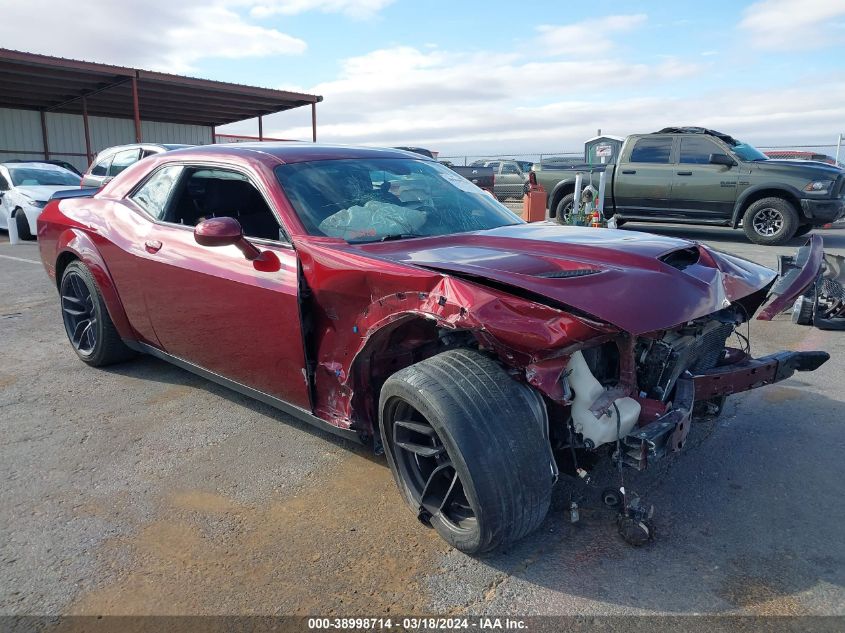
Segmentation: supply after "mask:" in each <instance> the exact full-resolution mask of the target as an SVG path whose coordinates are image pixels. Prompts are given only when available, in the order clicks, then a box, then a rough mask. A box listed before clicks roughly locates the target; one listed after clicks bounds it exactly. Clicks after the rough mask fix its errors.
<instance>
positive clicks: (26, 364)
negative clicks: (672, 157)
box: [0, 225, 845, 615]
mask: <svg viewBox="0 0 845 633" xmlns="http://www.w3.org/2000/svg"><path fill="white" fill-rule="evenodd" d="M646 228H648V230H652V231H656V232H660V233H663V234H667V235H677V236H689V237H692V238H694V239H698V240H701V241H704V242H707V243H709V244H711V245H714V246H716V247H717V248H720V249H723V250H727V251H729V252H733V253H736V254H739V255H742V256H745V257H748V258H750V259H753V260H756V261H759V262H761V263H765V264H769V265H773V264H774V261H775V255H776V254H778V253H782V252H789V251H791V250H793V249H794V247H795V246H797V245H798V244H800V243H801V240H795V244H792V245H790V246H789V247H788V248H787V247H784V248H766V247H759V246H753V245H750V244H748V243H747V242H745V240H744V239H743V238H742V236H741V234H740V233H737V232H731V231H728V230H725V229H715V228H714V229H710V228H707V229H702V228H689V227H677V226H661V227H644V226H642V225H640V226H631V230H645V229H646ZM822 234H823V235H824V238H825V243H826V247H827V248H828V249H829V250H832V251H835V252H838V253H840V254H845V231H843V230H841V229H834V230H830V231H824V232H822ZM6 242H7V240H6V238H5V235H3V234H0V341H2V343H0V345H2V347H0V349H2V354H1V355H0V429H2V440H0V480H2V482H3V483H2V488H0V534H2V538H1V539H0V613H2V614H60V613H69V614H152V613H154V614H293V613H296V614H305V613H312V614H331V613H334V614H345V615H351V614H369V615H377V614H378V615H383V614H394V615H395V614H408V613H432V612H440V613H451V614H462V613H467V614H485V613H489V614H499V615H501V614H515V615H519V614H581V615H587V614H617V613H636V614H649V613H672V614H689V613H713V614H723V613H763V614H840V615H843V614H845V590H843V585H845V539H843V538H842V535H843V527H842V526H843V525H845V510H843V504H842V503H841V502H840V499H841V482H842V481H843V479H845V460H843V459H842V455H843V452H845V427H843V424H842V419H841V414H840V411H841V406H842V401H843V396H842V391H841V389H840V387H839V380H840V378H841V376H842V375H843V369H844V368H845V356H843V348H845V345H843V342H842V341H843V338H842V335H840V334H837V333H831V332H820V331H816V330H813V329H810V328H801V327H797V326H793V325H792V324H791V323H790V322H789V320H788V319H787V318H783V317H781V318H779V319H778V320H777V321H775V322H773V323H768V324H766V323H759V322H754V323H753V324H752V328H751V333H752V342H753V349H754V352H755V353H756V354H758V355H762V354H765V353H769V352H771V351H774V350H777V349H825V350H827V351H829V352H830V353H831V354H832V356H833V358H832V360H831V361H830V362H829V363H828V364H827V365H825V366H824V367H823V368H822V369H821V370H819V371H817V372H815V373H811V374H801V375H798V376H796V377H794V378H793V379H791V380H789V381H786V382H783V383H780V384H779V385H776V386H772V387H769V388H766V389H761V390H757V391H754V392H750V393H747V394H743V395H740V396H735V397H733V398H731V399H730V401H729V404H728V406H727V408H726V411H725V413H724V414H723V415H722V417H720V418H719V419H718V420H716V421H713V422H707V423H701V424H698V425H696V426H695V427H694V429H693V432H692V434H691V438H690V442H689V443H688V446H687V448H685V450H684V452H683V454H681V455H680V456H678V457H676V458H672V459H669V460H665V462H664V463H663V464H661V465H660V467H659V468H657V469H654V470H651V471H649V472H648V473H645V474H642V475H635V474H634V473H627V477H628V479H627V484H628V487H629V488H632V489H634V490H636V491H638V492H639V493H640V494H642V495H643V496H644V497H645V498H646V499H647V500H648V502H650V503H654V504H655V506H656V508H657V514H656V523H657V526H658V535H657V539H656V540H655V541H654V542H653V543H651V544H649V545H648V546H646V547H643V548H640V549H633V548H631V547H629V546H627V545H625V544H624V543H623V542H622V541H621V540H620V539H619V537H618V536H617V534H616V531H615V527H614V525H613V523H612V516H611V514H610V513H609V511H607V510H605V509H603V508H601V507H599V504H598V502H597V498H596V497H597V495H596V494H595V493H594V492H591V491H590V490H587V489H585V488H584V487H583V486H581V485H577V484H575V483H573V482H571V481H568V480H563V481H562V482H561V483H560V484H558V486H557V487H556V492H555V497H554V501H553V509H552V511H551V512H550V514H549V517H548V518H547V520H546V521H545V523H544V524H543V526H542V528H541V529H540V530H539V531H538V532H536V533H535V534H533V535H531V536H530V537H528V538H526V539H525V540H523V541H522V542H520V543H518V544H517V545H516V546H513V547H511V548H510V549H508V550H507V551H503V552H500V553H498V554H496V555H492V556H488V557H484V558H480V559H473V558H469V557H467V556H464V555H462V554H460V553H459V552H456V551H453V550H450V549H449V548H448V547H446V546H445V545H444V544H443V543H442V542H441V541H440V540H439V539H438V538H437V537H436V535H435V534H434V533H433V531H431V530H427V529H425V528H423V527H422V526H420V525H419V524H418V523H417V521H416V520H415V518H414V517H413V516H412V515H411V514H410V513H409V512H408V511H406V510H405V509H404V507H403V506H402V505H401V502H400V499H399V495H398V493H397V492H396V491H395V488H394V485H393V481H392V479H391V477H390V473H389V472H388V470H387V467H386V464H385V462H384V461H383V460H382V459H380V458H374V457H372V456H371V455H369V454H367V452H366V451H365V450H363V449H360V448H357V447H353V446H351V445H348V444H346V443H345V442H344V441H343V440H339V439H337V438H334V437H333V436H330V435H328V434H324V433H323V432H320V431H317V430H314V429H311V428H310V427H307V426H305V425H303V424H301V423H299V422H297V421H295V420H293V419H290V418H288V417H287V416H285V415H283V414H281V413H279V412H277V411H275V410H273V409H271V408H269V407H267V406H265V405H262V404H260V403H257V402H254V401H251V400H249V399H247V398H244V397H242V396H240V395H237V394H235V393H232V392H230V391H227V390H226V389H224V388H222V387H218V386H216V385H214V384H212V383H209V382H207V381H205V380H203V379H200V378H197V377H195V376H193V375H192V374H189V373H186V372H184V371H182V370H180V369H177V368H175V367H172V366H169V365H167V364H165V363H163V362H160V361H157V360H155V359H151V358H141V359H138V360H136V361H134V362H131V363H127V364H124V365H120V366H117V367H114V368H110V369H107V370H96V369H91V368H88V367H86V366H85V365H83V364H82V363H81V362H79V361H78V360H77V359H76V357H75V356H74V354H73V353H72V351H71V349H70V347H69V345H68V343H67V340H66V338H65V335H64V331H63V329H62V326H61V320H60V317H59V312H58V301H57V297H56V292H55V290H54V288H53V287H52V286H51V284H50V282H49V281H48V279H47V276H46V274H45V273H44V270H43V268H42V267H41V265H40V263H39V262H38V253H37V249H36V247H35V245H34V244H23V245H19V246H15V247H12V246H10V245H9V244H8V243H6ZM596 478H597V480H598V482H599V484H600V485H601V484H603V483H610V482H612V481H614V480H613V476H612V473H610V472H609V471H608V470H607V469H603V470H600V471H599V472H598V473H597V477H596ZM571 498H576V499H579V500H581V501H582V520H581V521H580V522H579V523H577V524H574V525H573V524H571V523H569V522H568V512H567V508H568V506H569V501H570V499H571Z"/></svg>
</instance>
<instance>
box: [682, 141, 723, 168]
mask: <svg viewBox="0 0 845 633" xmlns="http://www.w3.org/2000/svg"><path fill="white" fill-rule="evenodd" d="M724 153H725V150H723V149H721V148H720V147H719V146H718V145H716V143H714V142H713V141H711V140H710V139H708V138H704V137H701V136H683V137H681V156H680V158H679V160H678V162H681V163H692V164H695V165H707V164H709V163H710V154H724Z"/></svg>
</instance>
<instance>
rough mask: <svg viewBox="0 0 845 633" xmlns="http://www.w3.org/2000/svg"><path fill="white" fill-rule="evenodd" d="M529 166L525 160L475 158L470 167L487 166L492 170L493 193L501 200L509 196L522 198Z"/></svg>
mask: <svg viewBox="0 0 845 633" xmlns="http://www.w3.org/2000/svg"><path fill="white" fill-rule="evenodd" d="M527 166H529V165H528V164H527V163H526V161H517V160H507V159H501V158H495V159H490V160H477V161H475V162H474V163H473V164H472V167H489V168H492V170H493V178H494V182H493V194H494V195H495V196H496V198H498V199H499V200H501V201H505V200H507V199H509V198H522V195H523V193H524V189H525V183H526V182H528V171H527V170H526V169H525V167H527Z"/></svg>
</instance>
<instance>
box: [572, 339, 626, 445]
mask: <svg viewBox="0 0 845 633" xmlns="http://www.w3.org/2000/svg"><path fill="white" fill-rule="evenodd" d="M566 369H567V371H568V372H569V374H568V376H569V378H568V379H569V386H570V387H572V391H574V392H575V397H574V399H573V401H572V421H573V423H574V424H575V430H576V431H577V432H578V433H580V434H581V435H582V436H583V437H584V439H585V440H586V439H588V440H591V441H592V442H593V444H595V445H596V446H599V445H601V444H607V443H608V442H615V441H616V437H617V428H616V418H617V414H616V409H617V408H618V409H619V430H618V433H619V437H624V436H625V435H627V434H628V433H629V432H630V431H631V429H632V428H634V424H636V423H637V418H639V417H640V403H639V402H637V401H636V400H634V399H633V398H619V399H618V400H616V407H610V412H609V415H604V416H602V417H601V418H597V417H596V416H594V415H593V414H592V413H591V412H590V405H592V404H593V402H595V400H596V398H598V397H599V396H600V395H601V394H602V393H603V392H604V387H602V386H601V383H600V382H599V381H598V380H596V378H595V376H593V372H591V371H590V368H589V367H588V366H587V361H586V360H584V355H583V354H582V353H581V352H575V353H574V354H573V355H572V357H571V358H570V360H569V364H568V365H567V366H566Z"/></svg>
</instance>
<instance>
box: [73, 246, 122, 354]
mask: <svg viewBox="0 0 845 633" xmlns="http://www.w3.org/2000/svg"><path fill="white" fill-rule="evenodd" d="M59 294H60V296H61V305H62V319H63V321H64V324H65V332H66V333H67V337H68V340H69V341H70V343H71V345H72V346H73V349H74V351H75V352H76V355H77V356H79V358H80V359H81V360H82V361H83V362H85V363H88V364H89V365H91V366H93V367H104V366H106V365H112V364H114V363H119V362H122V361H125V360H129V359H130V358H132V357H133V356H135V352H133V351H132V350H131V349H129V348H128V347H127V346H126V344H125V343H124V342H123V341H122V340H121V338H120V335H119V334H118V333H117V329H116V328H115V327H114V323H113V322H112V320H111V317H110V316H109V311H108V310H107V309H106V304H105V302H104V301H103V295H102V294H101V293H100V289H99V288H98V287H97V282H96V281H94V276H93V275H92V274H91V271H90V270H88V267H87V266H86V265H85V264H83V263H82V262H81V261H79V260H76V261H73V262H71V263H70V264H68V265H67V268H65V270H64V272H63V273H62V281H61V284H60V285H59Z"/></svg>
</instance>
